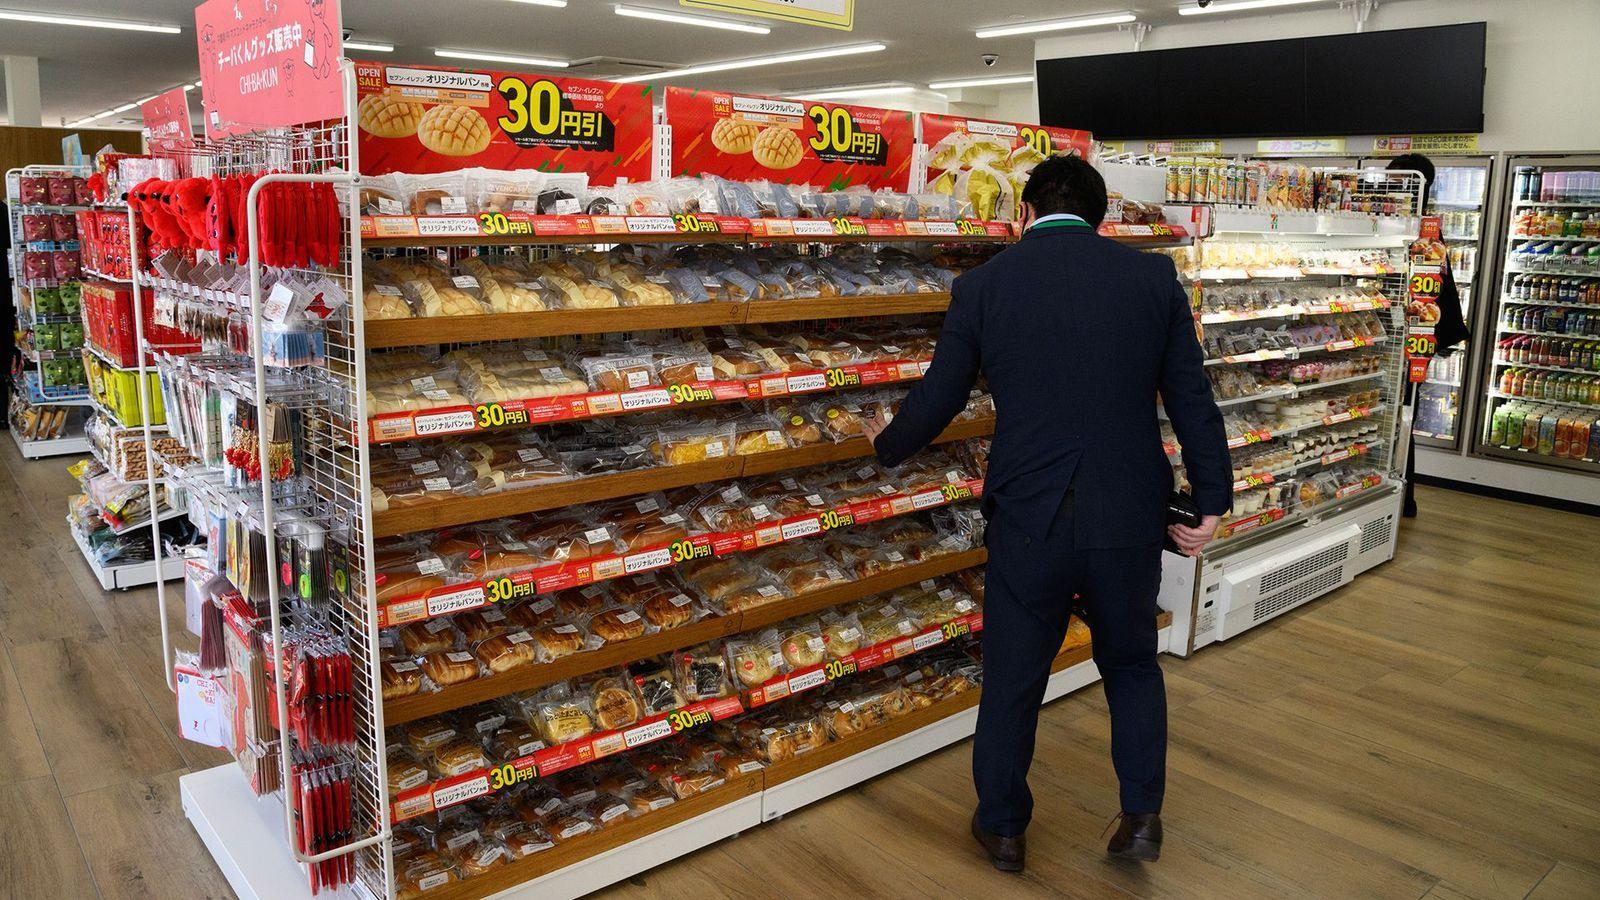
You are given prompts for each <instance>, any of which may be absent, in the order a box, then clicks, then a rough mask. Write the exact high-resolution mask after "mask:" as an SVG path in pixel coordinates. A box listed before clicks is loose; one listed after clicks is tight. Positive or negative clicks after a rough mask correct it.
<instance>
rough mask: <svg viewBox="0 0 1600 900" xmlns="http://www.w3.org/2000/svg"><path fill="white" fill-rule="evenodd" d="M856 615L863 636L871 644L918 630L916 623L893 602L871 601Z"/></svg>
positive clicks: (907, 634) (908, 634)
mask: <svg viewBox="0 0 1600 900" xmlns="http://www.w3.org/2000/svg"><path fill="white" fill-rule="evenodd" d="M856 616H857V619H858V620H859V621H860V623H861V634H862V638H863V640H864V642H865V643H866V644H868V645H869V646H870V645H872V644H881V643H883V642H884V641H891V640H896V639H899V638H903V637H910V636H912V635H913V634H916V632H917V627H916V624H915V623H914V622H912V620H911V619H910V618H909V617H908V616H906V615H905V614H904V613H902V612H901V611H900V610H899V609H898V608H897V607H896V606H894V604H892V603H885V602H877V603H869V604H868V605H866V606H863V607H862V608H861V609H859V610H857V611H856Z"/></svg>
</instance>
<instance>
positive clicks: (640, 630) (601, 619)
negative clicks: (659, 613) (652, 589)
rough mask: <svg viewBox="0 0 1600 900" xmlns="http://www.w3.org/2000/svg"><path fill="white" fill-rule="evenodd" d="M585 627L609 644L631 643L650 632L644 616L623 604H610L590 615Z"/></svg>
mask: <svg viewBox="0 0 1600 900" xmlns="http://www.w3.org/2000/svg"><path fill="white" fill-rule="evenodd" d="M584 627H585V628H586V629H587V630H588V631H589V633H590V634H592V635H594V636H595V637H597V638H599V639H601V640H603V641H605V642H606V643H608V644H614V643H617V642H619V641H631V640H634V639H635V638H641V637H644V636H645V634H647V633H648V632H649V625H648V623H646V622H645V620H644V616H643V615H642V614H640V612H639V611H638V610H636V609H634V608H633V607H631V606H627V605H625V604H621V603H611V604H608V605H607V606H605V607H604V608H603V609H600V610H599V611H597V612H595V613H594V614H592V615H590V616H589V617H588V619H587V621H586V622H585V623H584Z"/></svg>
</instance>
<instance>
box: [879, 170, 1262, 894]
mask: <svg viewBox="0 0 1600 900" xmlns="http://www.w3.org/2000/svg"><path fill="white" fill-rule="evenodd" d="M1022 199H1023V201H1024V203H1025V205H1026V206H1027V207H1028V210H1029V214H1030V216H1036V217H1037V218H1036V219H1035V220H1034V221H1033V223H1032V226H1031V227H1030V228H1028V230H1027V232H1026V233H1025V234H1024V236H1023V237H1022V239H1021V241H1019V242H1018V243H1017V244H1016V245H1015V246H1013V247H1010V248H1008V249H1006V250H1005V251H1004V252H1002V253H1000V254H999V255H997V256H996V257H995V258H994V259H992V260H990V261H989V262H988V263H986V264H984V265H982V266H979V267H978V268H976V269H973V270H972V271H970V272H968V273H967V274H965V275H963V276H962V277H961V278H959V279H957V280H956V283H955V288H954V290H953V292H952V295H951V302H950V311H949V313H948V314H947V315H946V317H945V322H944V329H943V331H942V332H941V334H940V336H939V344H938V348H937V350H936V351H935V353H934V358H933V365H932V367H931V368H929V369H928V372H927V376H926V377H925V378H924V379H923V380H922V382H921V383H919V384H918V385H917V386H916V387H914V388H913V389H912V390H911V393H910V395H909V396H908V397H906V400H905V402H904V403H903V404H902V405H901V407H900V410H899V412H898V413H897V414H896V415H895V417H894V420H893V422H891V423H889V424H887V425H885V424H884V423H883V422H882V421H879V420H874V421H871V422H869V423H867V433H868V436H869V437H871V438H872V439H873V443H874V445H875V447H876V449H877V453H878V457H879V459H880V460H881V461H882V462H883V463H884V464H885V465H891V466H892V465H898V464H900V463H902V462H904V461H905V460H906V459H907V458H908V457H910V456H912V455H913V454H915V453H916V452H918V451H919V450H921V449H922V448H923V447H925V446H927V444H928V443H929V442H930V441H931V440H933V438H934V437H935V436H936V435H938V434H939V432H940V431H942V430H943V429H944V428H945V426H946V425H948V424H949V422H950V420H951V419H952V418H954V417H955V415H956V414H957V413H958V412H960V411H961V410H962V409H963V407H964V406H965V405H966V402H967V396H968V392H969V391H970V389H971V388H972V386H973V384H974V382H975V381H976V380H977V377H978V375H979V374H980V373H981V374H982V375H983V376H984V377H985V378H986V379H987V381H988V386H989V391H990V392H991V393H992V394H993V396H994V405H995V412H996V416H997V419H996V422H995V433H994V443H993V450H992V452H991V454H990V458H989V473H988V477H987V479H986V481H985V484H984V498H983V511H984V514H985V516H986V517H987V519H988V520H989V524H988V529H987V536H986V539H985V543H987V545H988V547H989V564H988V570H987V574H986V576H985V599H984V628H983V664H984V676H983V699H982V701H981V703H980V705H979V707H978V729H977V737H976V738H975V740H974V742H973V747H972V769H973V781H974V782H975V783H976V785H977V789H978V810H977V812H976V814H975V815H974V816H973V820H972V831H973V835H974V836H975V837H976V838H977V839H978V841H979V843H981V844H982V845H983V847H984V849H985V850H986V851H987V852H988V854H989V856H990V860H991V861H992V862H993V863H994V865H995V866H996V867H997V868H1000V869H1002V870H1004V871H1021V870H1022V867H1023V854H1024V841H1023V832H1024V830H1025V829H1026V828H1027V826H1028V821H1029V819H1030V817H1031V816H1032V813H1033V796H1032V794H1031V793H1030V792H1029V790H1028V782H1027V775H1028V767H1029V765H1030V764H1031V763H1032V761H1033V747H1034V733H1035V731H1036V729H1037V726H1038V722H1039V706H1040V704H1041V703H1042V702H1043V698H1044V690H1045V682H1046V681H1047V679H1048V678H1049V675H1050V664H1051V661H1052V660H1053V659H1054V658H1055V656H1056V655H1057V653H1059V651H1060V649H1061V643H1062V639H1063V637H1064V636H1065V633H1066V629H1067V622H1068V618H1069V615H1070V608H1071V605H1072V602H1073V597H1074V596H1075V595H1078V596H1080V597H1081V602H1082V604H1083V606H1084V608H1085V609H1086V611H1087V619H1088V622H1087V624H1088V626H1089V629H1090V631H1091V632H1092V633H1093V638H1094V659H1095V663H1096V665H1097V666H1098V667H1099V669H1100V675H1101V678H1102V679H1103V680H1104V684H1105V692H1106V702H1107V705H1108V706H1109V707H1110V709H1111V755H1112V760H1113V763H1114V765H1115V768H1116V772H1117V779H1118V781H1119V782H1120V784H1121V801H1122V816H1121V825H1120V827H1119V829H1118V831H1117V834H1116V835H1115V837H1113V838H1112V840H1111V843H1110V845H1109V846H1108V848H1107V850H1108V852H1109V853H1111V854H1112V855H1115V856H1123V857H1128V858H1133V859H1145V860H1154V859H1156V858H1157V856H1158V855H1159V852H1160V844H1161V819H1160V811H1161V799H1162V793H1163V789H1164V786H1165V770H1166V740H1167V718H1166V717H1167V710H1166V692H1165V688H1164V687H1163V685H1162V680H1161V669H1160V668H1159V667H1158V666H1157V664H1156V626H1155V621H1156V594H1157V591H1158V589H1159V588H1160V586H1161V542H1162V536H1163V535H1164V534H1167V535H1170V536H1171V537H1172V538H1173V540H1174V541H1175V542H1176V543H1177V544H1178V546H1179V547H1181V548H1182V549H1183V550H1184V551H1185V552H1186V553H1189V554H1194V553H1197V552H1199V550H1200V548H1202V547H1203V546H1205V543H1206V542H1207V541H1209V540H1210V539H1211V536H1212V534H1213V532H1215V530H1216V527H1217V523H1218V519H1219V517H1220V516H1221V515H1222V514H1223V513H1226V512H1227V511H1228V509H1229V507H1230V505H1231V503H1232V498H1233V474H1232V464H1231V462H1230V461H1229V456H1228V444H1227V438H1226V435H1225V434H1224V429H1223V424H1222V414H1221V413H1220V412H1219V411H1218V410H1217V405H1216V402H1215V401H1214V400H1213V399H1212V396H1211V382H1210V381H1209V380H1208V379H1207V378H1206V374H1205V368H1204V357H1203V355H1202V353H1201V350H1200V343H1199V341H1198V340H1197V338H1196V335H1195V326H1194V317H1193V313H1192V311H1191V308H1190V304H1189V298H1188V296H1187V295H1186V294H1185V292H1184V290H1183V288H1182V285H1180V284H1179V282H1178V279H1177V272H1176V270H1175V269H1174V267H1173V264H1172V261H1171V260H1170V259H1167V258H1166V257H1163V256H1159V255H1155V254H1145V253H1140V252H1138V251H1135V250H1132V249H1129V248H1127V247H1124V246H1122V245H1120V244H1117V243H1116V242H1114V241H1110V240H1107V239H1105V238H1102V237H1100V236H1099V235H1098V234H1097V233H1096V231H1095V228H1094V225H1096V224H1098V223H1099V222H1100V221H1101V219H1103V218H1104V217H1105V212H1106V186H1105V181H1104V179H1102V178H1101V177H1100V173H1099V172H1097V171H1096V170H1095V169H1094V168H1093V167H1092V166H1091V165H1089V164H1088V163H1087V162H1084V161H1083V160H1081V159H1078V158H1076V157H1055V158H1052V159H1050V160H1047V161H1046V162H1044V163H1042V164H1040V165H1039V167H1038V168H1036V169H1035V170H1034V171H1033V174H1032V175H1031V176H1030V178H1029V181H1028V185H1027V188H1026V189H1025V190H1024V191H1023V193H1022ZM1158 394H1159V395H1160V398H1161V401H1162V403H1163V404H1164V406H1165V410H1166V415H1167V417H1169V418H1170V419H1171V420H1172V425H1173V428H1174V430H1175V431H1176V433H1177V436H1178V440H1179V441H1180V442H1181V444H1182V446H1183V457H1184V462H1185V464H1186V466H1187V468H1188V474H1189V481H1190V484H1191V485H1192V486H1193V488H1194V494H1195V502H1196V503H1197V504H1198V505H1199V507H1200V511H1201V513H1202V514H1203V516H1204V519H1203V521H1202V522H1201V524H1200V526H1199V527H1198V528H1187V527H1182V526H1172V527H1170V528H1169V527H1168V526H1167V523H1166V518H1167V508H1168V500H1169V497H1170V495H1171V493H1172V489H1173V473H1172V467H1171V464H1170V462H1169V461H1168V459H1167V456H1166V453H1165V452H1164V450H1163V449H1162V442H1161V431H1160V425H1159V419H1158V412H1157V395H1158Z"/></svg>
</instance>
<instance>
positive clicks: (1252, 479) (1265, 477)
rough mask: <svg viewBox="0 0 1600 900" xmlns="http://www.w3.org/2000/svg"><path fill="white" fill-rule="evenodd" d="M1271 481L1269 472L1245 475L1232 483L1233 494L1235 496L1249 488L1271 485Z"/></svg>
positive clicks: (1271, 477)
mask: <svg viewBox="0 0 1600 900" xmlns="http://www.w3.org/2000/svg"><path fill="white" fill-rule="evenodd" d="M1273 480H1274V479H1273V476H1272V473H1271V472H1256V473H1254V474H1251V475H1246V476H1245V477H1243V478H1241V479H1239V480H1238V481H1235V482H1234V483H1233V492H1234V493H1235V494H1237V493H1239V492H1240V491H1248V490H1250V489H1251V488H1258V487H1261V486H1262V485H1268V484H1271V483H1272V482H1273Z"/></svg>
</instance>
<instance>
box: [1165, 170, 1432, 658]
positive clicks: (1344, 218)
mask: <svg viewBox="0 0 1600 900" xmlns="http://www.w3.org/2000/svg"><path fill="white" fill-rule="evenodd" d="M1282 165H1284V166H1286V167H1288V168H1290V169H1291V171H1290V172H1289V173H1288V191H1287V193H1288V197H1289V200H1288V202H1287V203H1284V202H1283V201H1282V196H1283V192H1282V190H1281V189H1280V188H1277V187H1274V189H1273V193H1274V194H1276V195H1277V196H1276V197H1272V198H1271V199H1265V200H1263V201H1262V202H1260V203H1249V204H1227V203H1218V204H1216V206H1215V208H1214V209H1213V210H1212V213H1213V215H1212V218H1213V222H1214V224H1213V228H1212V232H1211V236H1210V237H1208V238H1205V239H1204V240H1201V241H1199V242H1198V247H1197V253H1196V254H1195V255H1194V258H1193V259H1192V260H1191V261H1190V265H1191V267H1192V268H1191V271H1190V273H1189V274H1190V276H1191V278H1192V279H1193V280H1194V281H1196V282H1197V283H1198V284H1199V290H1198V298H1199V299H1198V305H1199V310H1198V313H1199V315H1198V318H1199V321H1200V325H1201V328H1202V330H1203V334H1202V341H1201V343H1202V346H1203V347H1204V349H1205V351H1206V357H1207V359H1206V366H1207V370H1208V372H1209V373H1211V378H1212V382H1213V385H1214V388H1215V391H1216V394H1217V398H1218V406H1219V407H1221V409H1222V412H1223V415H1224V420H1225V424H1226V427H1227V433H1228V438H1229V447H1230V449H1231V450H1232V453H1233V469H1234V479H1235V481H1234V486H1233V487H1234V508H1233V511H1232V513H1230V515H1229V516H1228V517H1226V518H1225V519H1224V521H1223V525H1222V529H1221V531H1220V532H1219V534H1218V539H1217V540H1216V541H1214V542H1213V543H1212V544H1211V545H1210V546H1208V547H1207V548H1206V550H1205V552H1204V553H1203V554H1202V555H1201V556H1200V558H1198V559H1189V558H1185V557H1179V556H1177V555H1175V554H1167V555H1165V557H1164V570H1165V578H1164V580H1163V583H1162V594H1161V598H1162V599H1161V605H1162V607H1163V608H1164V609H1169V610H1172V611H1173V612H1174V625H1175V628H1176V630H1177V633H1178V634H1180V635H1182V634H1184V633H1185V632H1188V633H1189V634H1190V635H1191V641H1190V644H1189V646H1188V647H1184V646H1182V645H1181V641H1179V642H1174V644H1173V652H1175V653H1179V654H1182V653H1185V652H1187V651H1188V650H1191V649H1195V648H1198V647H1201V646H1204V645H1206V644H1209V643H1212V642H1214V641H1219V640H1226V639H1228V638H1231V637H1234V636H1236V635H1238V634H1241V633H1243V632H1244V631H1246V630H1248V629H1250V628H1252V627H1254V626H1256V625H1259V624H1261V623H1263V622H1266V621H1268V620H1270V619H1272V618H1274V617H1276V616H1278V615H1281V614H1282V613H1285V612H1288V611H1289V610H1291V609H1294V608H1296V607H1298V606H1300V605H1302V604H1304V603H1307V602H1310V601H1311V600H1313V599H1315V598H1317V597H1320V596H1322V595H1324V594H1326V593H1328V592H1329V591H1332V590H1334V589H1335V588H1338V587H1339V586H1341V585H1343V584H1346V583H1348V582H1349V581H1350V580H1351V579H1353V578H1354V577H1355V576H1356V575H1358V574H1360V573H1362V572H1364V571H1366V570H1368V569H1370V568H1372V567H1374V566H1376V565H1379V564H1381V563H1382V562H1385V561H1387V560H1388V559H1389V558H1391V557H1392V555H1393V552H1394V541H1395V535H1396V533H1397V524H1398V520H1399V514H1400V500H1401V495H1402V493H1403V487H1404V478H1403V472H1404V461H1405V457H1404V447H1405V442H1404V441H1403V440H1401V436H1402V435H1404V434H1405V433H1406V429H1407V428H1409V427H1410V424H1409V417H1408V415H1407V411H1408V410H1407V407H1406V405H1405V402H1404V399H1405V394H1406V391H1405V360H1404V353H1403V348H1404V345H1405V334H1406V316H1405V307H1406V303H1405V297H1406V293H1405V291H1406V282H1407V280H1408V278H1407V274H1408V273H1407V253H1406V251H1407V248H1408V247H1409V246H1410V245H1411V243H1412V242H1413V241H1414V240H1415V239H1416V236H1417V233H1418V227H1419V223H1420V218H1419V215H1418V213H1419V212H1420V209H1421V194H1422V181H1421V177H1420V176H1419V175H1417V174H1415V173H1403V172H1386V171H1384V170H1382V169H1364V170H1360V169H1321V170H1316V169H1310V168H1309V167H1300V166H1299V164H1298V163H1285V164H1282ZM1308 176H1309V177H1310V180H1309V181H1308ZM1308 192H1310V193H1311V194H1313V195H1314V196H1315V197H1316V201H1315V206H1314V207H1311V206H1309V205H1306V204H1303V203H1301V202H1299V201H1300V200H1301V199H1303V197H1304V196H1305V195H1306V194H1307V193H1308ZM1330 198H1331V199H1330ZM1296 206H1300V207H1301V208H1295V207H1296ZM1167 440H1168V442H1169V452H1173V453H1176V454H1181V449H1182V448H1181V447H1178V446H1176V443H1177V442H1176V438H1175V436H1174V435H1172V434H1171V432H1168V433H1167ZM1183 481H1184V478H1183V475H1182V469H1181V466H1180V468H1179V482H1180V485H1181V484H1182V483H1183Z"/></svg>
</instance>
